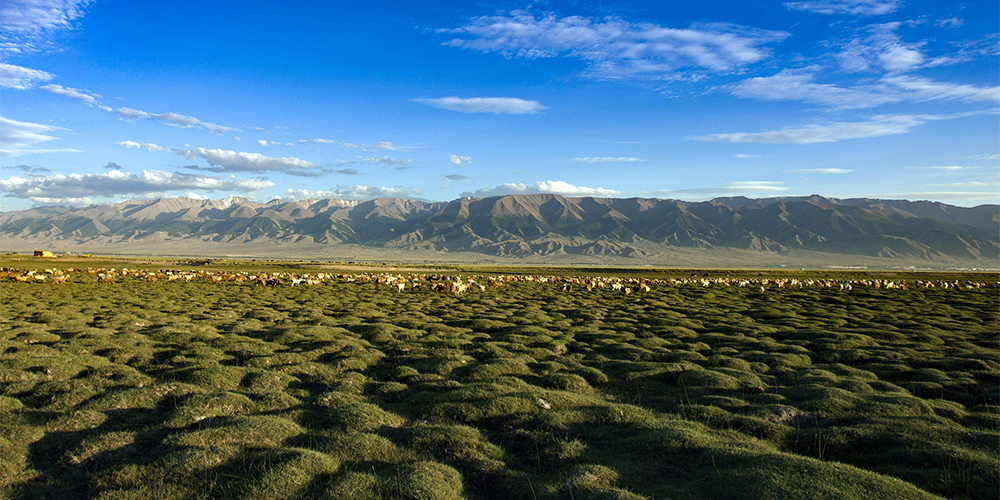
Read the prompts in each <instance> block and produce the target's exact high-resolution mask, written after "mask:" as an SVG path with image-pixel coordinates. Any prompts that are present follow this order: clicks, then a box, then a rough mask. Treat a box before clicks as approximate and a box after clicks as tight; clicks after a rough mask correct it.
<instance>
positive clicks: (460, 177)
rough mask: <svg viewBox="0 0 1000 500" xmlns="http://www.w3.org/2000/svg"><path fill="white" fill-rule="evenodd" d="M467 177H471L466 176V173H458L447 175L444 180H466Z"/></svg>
mask: <svg viewBox="0 0 1000 500" xmlns="http://www.w3.org/2000/svg"><path fill="white" fill-rule="evenodd" d="M467 179H469V178H468V177H466V176H464V175H458V174H452V175H446V176H444V178H443V180H445V181H448V182H455V181H464V180H467Z"/></svg>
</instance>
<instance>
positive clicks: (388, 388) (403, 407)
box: [0, 257, 1000, 500]
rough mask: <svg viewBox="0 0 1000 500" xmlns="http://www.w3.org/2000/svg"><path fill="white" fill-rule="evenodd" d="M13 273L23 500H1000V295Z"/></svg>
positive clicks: (610, 275) (576, 273)
mask: <svg viewBox="0 0 1000 500" xmlns="http://www.w3.org/2000/svg"><path fill="white" fill-rule="evenodd" d="M0 264H2V265H3V266H4V267H5V268H6V271H5V273H4V275H3V276H0V297H2V300H0V318H2V322H0V496H6V497H10V498H18V499H21V498H24V499H27V498H31V499H40V498H52V499H71V498H87V499H91V498H101V499H105V498H106V499H112V498H115V499H117V498H136V499H139V498H141V499H148V498H226V499H228V498H247V499H251V498H264V499H268V500H274V499H280V498H334V499H344V498H352V499H354V498H359V499H361V498H371V499H452V498H455V499H457V498H470V499H494V498H526V499H536V498H537V499H574V500H575V499H641V498H655V499H686V498H753V499H757V498H885V499H901V498H902V499H906V498H914V499H916V498H939V497H945V498H958V499H964V498H984V499H985V498H989V499H995V498H996V496H997V491H998V487H1000V464H998V452H1000V385H998V382H1000V303H998V302H1000V289H998V288H997V276H996V275H995V274H994V275H973V274H964V275H959V274H952V275H944V274H928V275H918V274H905V273H895V274H893V273H874V272H872V273H867V272H858V273H854V274H849V273H840V274H834V273H832V272H825V271H815V272H808V271H803V272H778V271H775V272H771V271H711V272H702V271H698V272H694V271H668V270H665V271H635V270H632V271H627V270H622V271H613V270H586V271H585V270H572V269H563V270H526V269H478V270H473V271H472V272H469V273H460V272H459V271H460V270H457V269H456V270H452V271H447V272H437V271H428V272H422V271H417V272H415V273H410V272H399V271H393V270H389V269H371V270H369V271H367V272H363V271H359V270H337V269H336V268H331V267H329V266H325V267H324V266H319V265H313V264H307V263H300V264H296V263H283V264H282V263H258V262H242V263H240V262H228V263H225V264H219V263H215V264H213V263H211V262H208V263H204V262H202V263H195V264H199V265H197V266H195V265H194V264H192V263H184V264H181V263H174V265H165V264H164V263H154V262H148V263H145V264H144V263H142V262H139V261H124V260H117V261H107V262H102V261H98V260H87V261H69V260H62V259H54V260H42V259H30V258H20V257H5V258H3V259H2V260H0ZM88 267H89V268H91V270H92V271H93V273H88V272H87V268H88ZM122 268H125V269H127V270H126V271H124V272H123V271H122ZM46 269H48V271H46ZM70 269H72V270H70ZM111 269H114V271H111ZM28 270H35V271H36V272H35V273H33V274H29V273H27V271H28ZM439 271H440V270H439ZM265 273H266V274H265ZM60 274H61V275H63V276H66V278H65V283H54V282H53V280H54V278H55V277H56V276H58V275H60ZM102 275H103V276H102ZM174 275H177V277H176V278H172V276H174ZM188 275H189V276H190V278H187V277H186V276H188ZM527 276H530V277H531V278H530V279H526V278H525V277H527ZM20 278H25V279H20ZM43 278H44V279H43ZM470 278H471V279H472V280H473V282H469V279H470ZM296 280H302V281H298V282H297V283H296ZM918 281H919V282H920V283H918ZM401 282H402V283H403V284H404V287H403V288H404V290H403V291H399V287H398V285H399V283H401ZM956 282H957V283H956ZM293 283H296V285H297V286H293ZM310 283H311V284H310ZM415 283H416V284H418V286H417V287H415V288H414V287H413V285H414V284H415ZM615 283H618V285H619V286H620V287H621V288H620V289H615V288H617V287H614V286H613V285H614V284H615ZM457 284H462V285H464V286H465V287H466V288H467V289H466V291H465V292H464V293H454V292H455V291H459V290H458V288H459V286H458V285H457ZM928 284H931V285H934V286H933V287H932V288H931V287H927V286H926V285H928ZM480 285H481V286H480ZM602 285H603V286H602ZM741 285H742V286H741ZM647 286H648V287H649V291H644V290H643V289H644V287H647ZM904 286H905V288H904ZM588 287H589V288H590V290H588V289H587V288H588ZM626 288H627V289H629V291H630V292H631V293H629V294H626V293H625V291H624V290H625V289H626ZM484 289H485V290H484Z"/></svg>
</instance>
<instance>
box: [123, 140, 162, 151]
mask: <svg viewBox="0 0 1000 500" xmlns="http://www.w3.org/2000/svg"><path fill="white" fill-rule="evenodd" d="M118 145H119V146H125V147H126V148H128V149H132V148H138V149H145V150H146V151H169V148H165V147H163V146H157V145H156V144H153V143H149V142H147V143H145V144H139V143H138V142H135V141H122V142H119V143H118Z"/></svg>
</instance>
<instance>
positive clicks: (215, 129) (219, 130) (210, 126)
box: [198, 122, 239, 140]
mask: <svg viewBox="0 0 1000 500" xmlns="http://www.w3.org/2000/svg"><path fill="white" fill-rule="evenodd" d="M198 123H199V124H200V125H201V126H202V127H205V129H206V130H208V131H209V132H211V133H213V134H216V135H222V134H225V133H227V132H234V131H236V132H239V129H236V128H233V127H226V126H223V125H216V124H214V123H207V122H198ZM236 140H239V138H236Z"/></svg>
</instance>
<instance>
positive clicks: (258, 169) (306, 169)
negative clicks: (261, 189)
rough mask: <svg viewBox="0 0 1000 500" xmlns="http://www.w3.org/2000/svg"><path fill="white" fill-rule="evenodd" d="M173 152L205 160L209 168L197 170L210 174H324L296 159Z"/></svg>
mask: <svg viewBox="0 0 1000 500" xmlns="http://www.w3.org/2000/svg"><path fill="white" fill-rule="evenodd" d="M173 151H174V152H175V153H177V154H179V155H181V156H183V157H184V158H187V159H189V160H194V159H198V158H200V159H202V160H205V161H206V162H208V164H209V165H211V167H199V169H200V170H208V171H210V172H254V173H263V172H282V173H285V174H289V175H297V176H302V177H319V176H321V175H323V174H324V173H325V172H324V171H323V169H322V168H320V166H319V165H315V164H313V163H310V162H308V161H305V160H300V159H298V158H272V157H270V156H264V155H262V154H260V153H246V152H240V151H232V150H226V149H206V148H193V149H190V150H187V149H180V148H173ZM189 168H191V167H189Z"/></svg>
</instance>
